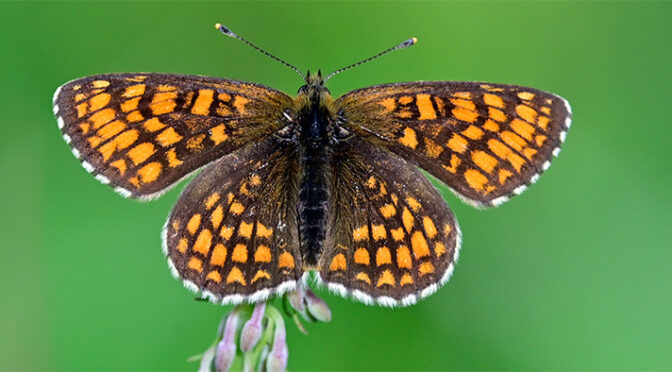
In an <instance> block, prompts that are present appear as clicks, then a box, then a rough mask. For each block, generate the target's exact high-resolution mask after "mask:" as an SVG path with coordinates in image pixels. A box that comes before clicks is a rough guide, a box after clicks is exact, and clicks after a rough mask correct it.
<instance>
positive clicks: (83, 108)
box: [75, 102, 89, 118]
mask: <svg viewBox="0 0 672 372" xmlns="http://www.w3.org/2000/svg"><path fill="white" fill-rule="evenodd" d="M75 108H76V109H77V117H78V118H81V117H82V116H84V115H86V113H87V112H88V111H89V103H88V102H82V103H80V104H79V105H77V106H75Z"/></svg>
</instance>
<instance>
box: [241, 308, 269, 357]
mask: <svg viewBox="0 0 672 372" xmlns="http://www.w3.org/2000/svg"><path fill="white" fill-rule="evenodd" d="M265 311H266V303H265V302H261V303H258V304H257V305H256V306H255V307H254V310H253V311H252V316H251V317H250V319H249V320H248V321H247V322H245V325H244V326H243V330H242V331H241V332H240V349H241V350H242V351H243V353H247V352H248V351H250V350H252V348H253V347H254V346H255V345H256V344H257V342H259V339H260V338H261V334H262V332H263V325H262V321H263V320H264V313H265Z"/></svg>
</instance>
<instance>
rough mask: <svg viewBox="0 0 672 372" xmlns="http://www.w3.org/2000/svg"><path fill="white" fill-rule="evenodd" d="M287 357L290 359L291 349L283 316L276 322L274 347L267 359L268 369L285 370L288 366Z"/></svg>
mask: <svg viewBox="0 0 672 372" xmlns="http://www.w3.org/2000/svg"><path fill="white" fill-rule="evenodd" d="M287 359H289V351H288V349H287V335H286V333H285V323H284V321H283V320H282V318H279V319H276V322H275V334H274V337H273V348H272V349H271V353H270V354H268V359H267V360H266V370H267V371H268V372H284V371H285V369H286V368H287Z"/></svg>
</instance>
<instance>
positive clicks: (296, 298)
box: [288, 285, 304, 313]
mask: <svg viewBox="0 0 672 372" xmlns="http://www.w3.org/2000/svg"><path fill="white" fill-rule="evenodd" d="M303 297H304V289H303V286H302V285H297V286H296V289H295V290H293V291H292V292H290V293H289V295H288V298H289V304H290V305H292V307H293V308H294V310H296V311H298V312H300V313H302V312H303V310H304V306H303Z"/></svg>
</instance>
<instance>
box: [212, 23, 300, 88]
mask: <svg viewBox="0 0 672 372" xmlns="http://www.w3.org/2000/svg"><path fill="white" fill-rule="evenodd" d="M215 28H216V29H218V30H219V32H221V33H223V34H224V35H226V36H230V37H232V38H234V39H238V40H240V41H242V42H243V43H245V44H247V45H249V46H251V47H252V48H254V49H256V50H257V51H259V52H261V53H263V54H265V55H267V56H268V57H271V58H273V59H274V60H276V61H278V62H280V63H282V64H283V65H285V66H287V67H289V68H291V69H292V70H294V71H296V73H298V74H299V75H301V78H302V79H303V80H306V76H305V75H304V74H303V72H301V71H300V70H299V69H298V68H296V67H295V66H294V65H291V64H289V63H287V62H285V61H283V60H281V59H280V58H278V57H276V56H274V55H272V54H271V53H269V52H267V51H265V50H263V49H261V48H259V47H258V46H256V45H254V44H252V43H250V42H249V41H247V40H245V39H243V38H242V37H240V36H238V34H236V33H235V32H233V31H231V29H229V28H228V27H226V26H224V25H223V24H221V23H217V24H216V25H215Z"/></svg>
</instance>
